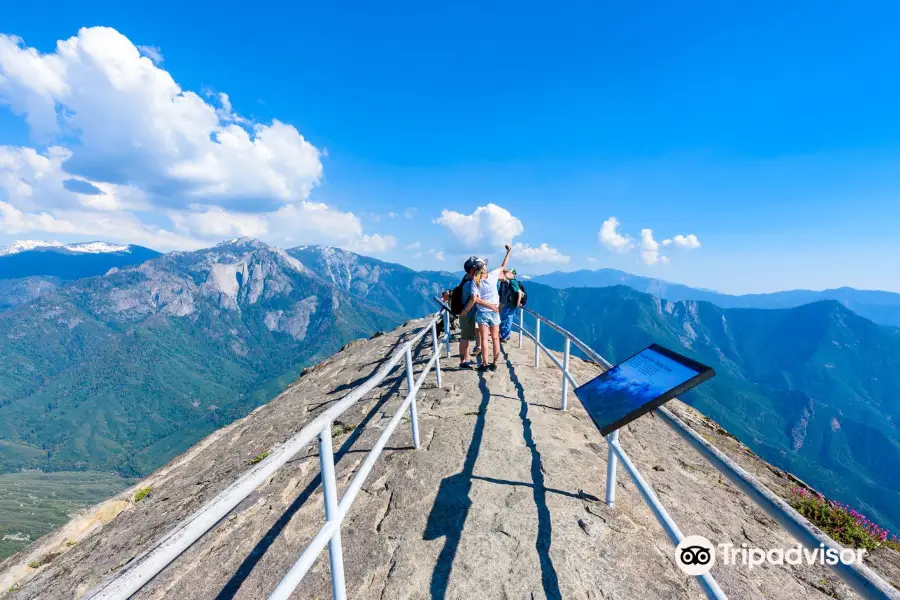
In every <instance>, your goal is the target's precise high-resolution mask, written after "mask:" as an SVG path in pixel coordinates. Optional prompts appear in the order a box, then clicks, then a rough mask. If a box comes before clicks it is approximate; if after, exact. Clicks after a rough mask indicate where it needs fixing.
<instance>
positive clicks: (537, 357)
mask: <svg viewBox="0 0 900 600" xmlns="http://www.w3.org/2000/svg"><path fill="white" fill-rule="evenodd" d="M535 319H536V320H535V322H534V367H535V368H537V367H539V366H541V319H540V317H537V316H536V317H535Z"/></svg>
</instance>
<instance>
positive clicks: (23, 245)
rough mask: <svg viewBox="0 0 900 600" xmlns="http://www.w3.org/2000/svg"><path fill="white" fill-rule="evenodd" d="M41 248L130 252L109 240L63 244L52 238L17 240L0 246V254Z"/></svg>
mask: <svg viewBox="0 0 900 600" xmlns="http://www.w3.org/2000/svg"><path fill="white" fill-rule="evenodd" d="M41 248H50V249H53V250H62V251H65V250H67V251H69V252H78V253H81V254H103V253H107V252H131V249H130V248H129V247H128V246H123V245H122V244H111V243H109V242H81V243H78V244H63V243H62V242H57V241H54V240H50V241H44V240H17V241H15V242H12V243H11V244H7V245H6V246H3V247H0V256H8V255H10V254H18V253H19V252H28V251H29V250H39V249H41Z"/></svg>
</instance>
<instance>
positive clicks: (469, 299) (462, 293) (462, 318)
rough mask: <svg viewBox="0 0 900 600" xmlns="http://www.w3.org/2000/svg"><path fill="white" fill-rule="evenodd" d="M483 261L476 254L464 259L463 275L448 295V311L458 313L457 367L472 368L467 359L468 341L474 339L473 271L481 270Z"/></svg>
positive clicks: (472, 365)
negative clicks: (464, 273)
mask: <svg viewBox="0 0 900 600" xmlns="http://www.w3.org/2000/svg"><path fill="white" fill-rule="evenodd" d="M483 264H484V263H483V262H481V261H480V259H479V258H478V257H477V256H472V257H470V258H469V259H468V260H466V262H465V264H464V265H463V269H464V270H465V272H466V275H465V277H463V278H462V281H460V282H459V285H458V286H456V288H455V289H454V290H453V292H452V294H451V296H450V312H451V313H455V314H458V315H459V368H460V369H474V368H475V365H474V363H472V361H470V360H469V343H470V342H474V341H475V288H474V283H473V280H474V279H475V273H477V272H478V271H479V270H481V267H482V265H483Z"/></svg>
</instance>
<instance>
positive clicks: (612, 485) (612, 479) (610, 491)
mask: <svg viewBox="0 0 900 600" xmlns="http://www.w3.org/2000/svg"><path fill="white" fill-rule="evenodd" d="M618 441H619V432H618V430H616V431H613V432H612V433H611V434H609V435H608V436H607V437H606V445H607V446H609V454H608V455H607V458H606V505H607V506H609V507H610V508H612V507H614V506H615V505H616V465H617V464H618V461H619V457H618V456H616V453H615V451H614V450H613V444H614V443H618Z"/></svg>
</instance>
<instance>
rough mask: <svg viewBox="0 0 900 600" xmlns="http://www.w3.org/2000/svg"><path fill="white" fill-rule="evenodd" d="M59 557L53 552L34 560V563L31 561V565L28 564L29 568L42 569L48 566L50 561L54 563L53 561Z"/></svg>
mask: <svg viewBox="0 0 900 600" xmlns="http://www.w3.org/2000/svg"><path fill="white" fill-rule="evenodd" d="M57 556H59V554H57V553H55V552H51V553H49V554H45V555H43V556H42V557H40V558H39V559H37V560H33V561H31V562H30V563H28V566H29V567H30V568H32V569H38V568H40V567H42V566H44V565H46V564H47V563H49V562H50V561H52V560H53V559H54V558H56V557H57Z"/></svg>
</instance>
